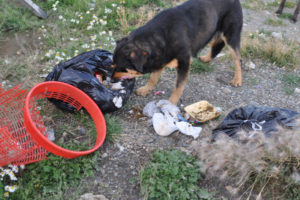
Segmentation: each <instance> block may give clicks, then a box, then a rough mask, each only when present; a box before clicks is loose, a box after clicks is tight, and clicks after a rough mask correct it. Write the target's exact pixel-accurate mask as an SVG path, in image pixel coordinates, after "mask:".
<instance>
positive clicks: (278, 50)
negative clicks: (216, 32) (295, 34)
mask: <svg viewBox="0 0 300 200" xmlns="http://www.w3.org/2000/svg"><path fill="white" fill-rule="evenodd" d="M250 35H251V38H250V37H247V36H246V37H243V38H242V48H241V54H242V57H247V58H260V59H265V60H268V61H269V62H271V63H276V64H277V65H278V66H280V67H286V68H290V69H294V68H297V67H298V64H299V62H300V60H299V57H298V56H296V55H297V54H298V53H299V52H300V49H299V47H298V46H297V45H296V44H295V43H292V42H287V41H282V40H279V39H276V38H272V37H268V36H267V35H266V34H264V37H261V36H260V35H255V34H250Z"/></svg>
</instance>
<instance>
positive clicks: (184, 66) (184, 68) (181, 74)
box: [169, 56, 192, 105]
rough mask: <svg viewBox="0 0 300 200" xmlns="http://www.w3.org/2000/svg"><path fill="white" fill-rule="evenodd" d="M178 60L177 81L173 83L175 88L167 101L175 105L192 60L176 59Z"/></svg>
mask: <svg viewBox="0 0 300 200" xmlns="http://www.w3.org/2000/svg"><path fill="white" fill-rule="evenodd" d="M177 60H178V67H177V80H176V82H175V86H174V89H173V92H172V95H171V97H170V98H169V101H170V102H171V103H173V104H174V105H176V104H177V103H178V100H179V99H180V97H181V95H182V92H183V89H184V85H185V82H186V79H187V77H188V73H189V69H190V65H191V63H192V58H191V57H190V56H189V57H187V58H183V59H179V58H178V59H177Z"/></svg>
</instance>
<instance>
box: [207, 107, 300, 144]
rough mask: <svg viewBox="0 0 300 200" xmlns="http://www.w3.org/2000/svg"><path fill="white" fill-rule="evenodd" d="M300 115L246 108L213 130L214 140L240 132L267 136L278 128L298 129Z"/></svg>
mask: <svg viewBox="0 0 300 200" xmlns="http://www.w3.org/2000/svg"><path fill="white" fill-rule="evenodd" d="M297 119H300V114H299V113H297V112H295V111H292V110H288V109H283V108H272V107H266V106H245V107H241V108H237V109H235V110H233V111H231V112H230V113H229V114H228V115H227V116H226V117H225V119H224V120H223V122H222V123H221V124H220V125H219V126H218V127H217V128H215V129H214V130H213V132H212V136H213V140H215V139H216V137H217V136H218V135H219V134H220V133H225V134H227V135H228V136H230V137H233V138H234V137H235V135H236V133H237V132H239V131H242V130H243V131H246V132H251V131H258V130H259V131H262V132H263V133H264V134H265V135H266V136H270V135H271V134H272V132H277V131H278V129H277V128H278V126H281V127H283V128H295V127H297Z"/></svg>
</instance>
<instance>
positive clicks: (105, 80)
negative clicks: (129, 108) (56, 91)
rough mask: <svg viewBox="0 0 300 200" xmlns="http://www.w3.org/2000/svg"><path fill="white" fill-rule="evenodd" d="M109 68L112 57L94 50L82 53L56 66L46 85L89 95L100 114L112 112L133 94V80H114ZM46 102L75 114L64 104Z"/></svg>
mask: <svg viewBox="0 0 300 200" xmlns="http://www.w3.org/2000/svg"><path fill="white" fill-rule="evenodd" d="M112 64H113V62H112V54H111V53H110V52H109V51H106V50H101V49H96V50H92V51H88V52H84V53H82V54H79V55H78V56H76V57H74V58H72V59H71V60H68V61H65V62H62V63H59V64H58V65H56V66H55V67H54V69H53V70H52V72H50V73H49V74H48V76H47V78H46V81H60V82H65V83H68V84H71V85H73V86H75V87H77V88H79V89H81V90H82V91H83V92H85V93H86V94H87V95H89V96H90V97H91V98H92V99H93V100H94V101H95V103H96V104H97V105H98V106H99V107H100V109H101V111H102V112H104V113H107V112H113V111H116V110H118V109H119V108H121V107H122V106H123V105H124V104H125V103H126V101H127V99H128V98H129V96H130V95H131V93H132V91H133V87H134V83H135V79H126V80H120V79H115V78H114V77H115V76H114V73H115V72H114V70H115V69H114V67H113V65H112ZM49 100H50V101H51V102H53V103H54V104H55V105H57V106H58V107H59V108H62V109H64V110H67V111H75V108H74V107H72V106H70V105H69V104H67V103H64V102H62V101H57V100H53V99H49Z"/></svg>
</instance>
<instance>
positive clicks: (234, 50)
mask: <svg viewBox="0 0 300 200" xmlns="http://www.w3.org/2000/svg"><path fill="white" fill-rule="evenodd" d="M237 40H238V41H237ZM224 41H225V43H226V44H227V46H228V47H229V50H230V52H231V54H232V58H233V60H234V64H235V72H234V77H233V79H232V81H231V84H232V85H233V86H235V87H237V86H242V66H241V54H240V37H239V36H238V38H234V40H232V39H231V38H227V37H225V36H224ZM233 41H235V42H233Z"/></svg>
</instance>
